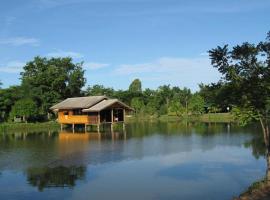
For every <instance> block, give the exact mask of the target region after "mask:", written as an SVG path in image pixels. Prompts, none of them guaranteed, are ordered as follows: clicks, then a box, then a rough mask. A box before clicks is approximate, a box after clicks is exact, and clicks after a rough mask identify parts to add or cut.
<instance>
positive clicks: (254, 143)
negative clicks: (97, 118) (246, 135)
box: [244, 134, 266, 159]
mask: <svg viewBox="0 0 270 200" xmlns="http://www.w3.org/2000/svg"><path fill="white" fill-rule="evenodd" d="M244 145H245V147H248V148H250V147H251V148H252V155H253V156H254V157H255V158H257V159H258V158H260V157H261V156H266V150H265V143H264V140H263V137H262V135H261V134H258V135H257V136H256V137H253V138H252V139H251V140H249V141H247V142H246V143H245V144H244Z"/></svg>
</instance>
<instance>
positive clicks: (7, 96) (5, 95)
mask: <svg viewBox="0 0 270 200" xmlns="http://www.w3.org/2000/svg"><path fill="white" fill-rule="evenodd" d="M23 95H24V94H23V92H22V90H21V87H20V86H11V87H9V88H6V89H1V90H0V121H4V120H7V118H8V114H9V112H10V111H11V108H12V106H13V105H14V103H15V102H16V101H17V100H19V99H21V98H22V97H23Z"/></svg>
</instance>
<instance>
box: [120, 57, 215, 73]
mask: <svg viewBox="0 0 270 200" xmlns="http://www.w3.org/2000/svg"><path fill="white" fill-rule="evenodd" d="M209 66H210V62H209V60H208V59H206V58H171V57H161V58H159V59H157V60H155V61H153V62H150V63H142V64H123V65H120V67H118V68H117V69H116V71H115V72H116V73H118V74H125V75H127V74H136V73H144V72H153V73H168V72H181V73H185V72H187V71H191V70H200V69H203V68H204V69H205V68H206V67H207V68H209Z"/></svg>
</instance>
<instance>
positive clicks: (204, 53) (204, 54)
mask: <svg viewBox="0 0 270 200" xmlns="http://www.w3.org/2000/svg"><path fill="white" fill-rule="evenodd" d="M200 56H209V53H208V52H202V53H200Z"/></svg>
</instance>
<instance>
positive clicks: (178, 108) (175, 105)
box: [169, 100, 186, 117]
mask: <svg viewBox="0 0 270 200" xmlns="http://www.w3.org/2000/svg"><path fill="white" fill-rule="evenodd" d="M169 110H170V112H173V113H175V114H176V115H177V116H178V117H183V116H184V115H185V112H186V110H185V107H184V106H183V105H182V103H181V102H180V101H177V100H173V101H172V102H171V104H170V108H169Z"/></svg>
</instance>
